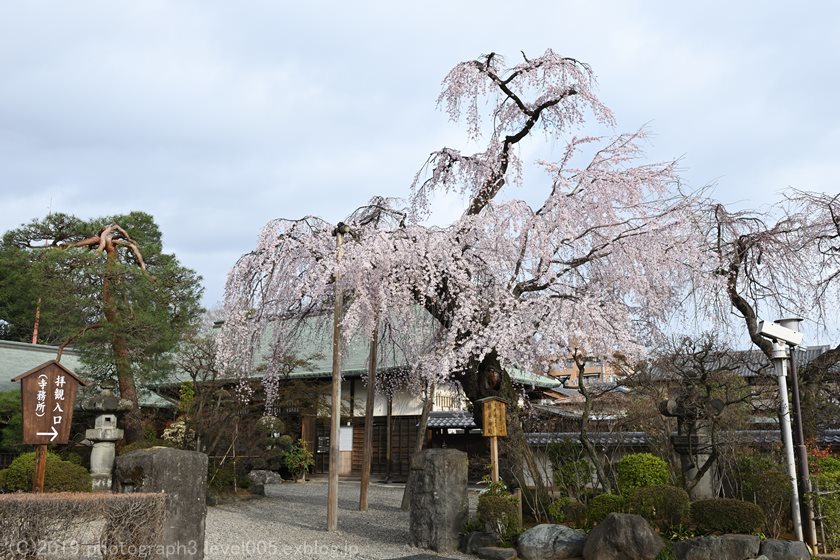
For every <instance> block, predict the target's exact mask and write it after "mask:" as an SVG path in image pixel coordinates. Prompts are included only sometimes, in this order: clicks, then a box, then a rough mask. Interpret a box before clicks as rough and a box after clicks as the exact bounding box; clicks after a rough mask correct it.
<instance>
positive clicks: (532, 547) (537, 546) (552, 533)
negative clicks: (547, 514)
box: [516, 523, 586, 560]
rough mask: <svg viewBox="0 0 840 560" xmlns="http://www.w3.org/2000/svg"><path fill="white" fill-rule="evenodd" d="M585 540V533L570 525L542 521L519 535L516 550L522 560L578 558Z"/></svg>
mask: <svg viewBox="0 0 840 560" xmlns="http://www.w3.org/2000/svg"><path fill="white" fill-rule="evenodd" d="M585 542H586V535H584V534H583V533H581V532H579V531H575V530H574V529H572V528H571V527H566V526H565V525H551V524H548V523H544V524H542V525H537V526H536V527H531V528H530V529H528V530H527V531H525V532H524V533H522V534H521V535H519V540H517V541H516V552H517V553H518V554H519V557H520V558H523V559H524V560H563V559H565V558H578V557H580V555H581V554H582V553H583V544H584V543H585Z"/></svg>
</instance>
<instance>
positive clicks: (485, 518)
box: [476, 491, 522, 543]
mask: <svg viewBox="0 0 840 560" xmlns="http://www.w3.org/2000/svg"><path fill="white" fill-rule="evenodd" d="M476 514H477V517H478V520H479V521H480V522H481V523H482V524H483V525H484V530H485V531H488V532H490V533H495V534H496V535H498V536H499V538H500V539H501V540H502V542H507V543H510V542H511V541H512V540H513V539H514V537H515V536H516V535H517V534H519V532H520V531H521V530H522V528H521V527H520V526H519V501H518V500H517V499H516V496H514V495H512V494H511V493H509V492H507V491H504V492H482V493H481V494H479V496H478V509H477V510H476Z"/></svg>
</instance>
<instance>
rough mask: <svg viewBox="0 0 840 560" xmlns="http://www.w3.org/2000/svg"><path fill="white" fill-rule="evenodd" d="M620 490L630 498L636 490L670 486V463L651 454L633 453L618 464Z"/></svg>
mask: <svg viewBox="0 0 840 560" xmlns="http://www.w3.org/2000/svg"><path fill="white" fill-rule="evenodd" d="M617 471H618V489H619V490H620V491H621V493H622V494H624V495H625V496H629V495H630V494H632V493H633V490H635V489H636V488H641V487H643V486H655V485H657V484H668V481H669V479H670V476H671V475H670V471H669V470H668V463H666V462H665V461H664V460H663V459H661V458H659V457H657V456H656V455H653V454H651V453H631V454H630V455H625V456H624V457H623V458H622V459H621V461H619V462H618V466H617Z"/></svg>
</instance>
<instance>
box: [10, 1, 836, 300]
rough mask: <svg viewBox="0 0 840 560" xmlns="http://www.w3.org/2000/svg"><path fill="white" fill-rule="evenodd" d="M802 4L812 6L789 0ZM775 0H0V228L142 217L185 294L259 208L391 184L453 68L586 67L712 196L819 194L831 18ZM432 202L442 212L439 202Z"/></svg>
mask: <svg viewBox="0 0 840 560" xmlns="http://www.w3.org/2000/svg"><path fill="white" fill-rule="evenodd" d="M809 6H814V5H809ZM816 6H817V7H818V8H819V10H814V8H811V10H812V11H811V12H808V11H805V10H804V9H803V8H797V7H793V6H791V5H788V4H786V3H783V2H761V3H758V2H745V3H737V4H734V5H733V4H727V3H723V2H707V3H703V4H696V5H684V4H678V3H673V2H647V1H646V2H619V1H614V2H585V3H584V2H548V1H545V2H530V3H527V4H521V3H520V4H515V3H510V2H471V3H469V2H462V3H453V2H422V3H413V4H412V3H408V4H407V3H395V2H362V3H359V2H356V3H339V2H307V3H295V4H292V3H284V2H269V1H263V2H259V1H257V2H249V3H245V4H243V3H230V2H212V1H211V2H204V1H202V2H199V1H192V2H189V1H184V2H177V3H173V2H164V1H162V0H161V1H156V2H155V1H149V2H142V3H134V4H125V3H113V2H106V1H100V2H85V3H64V2H52V3H37V4H36V3H23V2H20V3H6V4H4V5H3V6H2V7H0V72H2V76H3V79H2V80H0V208H2V213H0V228H2V229H3V230H6V229H8V228H10V227H14V226H16V225H18V224H19V223H21V222H25V221H28V220H29V219H31V218H33V217H37V216H42V215H44V214H45V213H46V212H47V211H48V210H50V209H52V210H62V211H66V212H72V213H76V214H78V215H80V216H84V217H92V216H97V215H105V214H113V213H119V212H126V211H129V210H134V209H138V210H144V211H147V212H150V213H152V214H153V215H154V216H155V217H156V218H157V220H158V222H159V223H160V225H161V228H162V229H163V232H164V236H165V241H166V244H167V248H168V250H171V251H175V252H177V254H178V255H179V256H180V258H181V259H182V261H183V262H184V263H185V264H187V265H188V266H191V267H193V268H195V269H196V270H198V271H199V273H201V274H202V275H203V276H204V277H205V283H206V285H207V295H206V298H205V299H206V302H207V303H208V304H212V303H214V302H216V301H218V300H219V299H220V298H221V296H222V290H223V286H224V276H225V274H226V272H227V270H228V269H229V268H230V266H231V265H232V264H233V262H234V261H235V259H236V257H237V256H238V255H239V254H241V253H243V252H245V251H247V250H248V249H249V248H250V247H251V246H252V245H253V242H254V239H255V237H256V234H257V231H258V230H259V227H260V226H261V225H262V224H263V223H265V222H266V221H267V220H269V219H271V218H274V217H279V216H287V217H294V216H300V215H304V214H318V215H322V216H324V217H326V218H327V219H331V220H337V219H339V218H341V217H343V216H345V215H346V214H348V213H349V212H350V211H351V210H352V209H353V208H354V207H355V206H357V205H358V204H361V203H363V202H364V201H366V200H367V199H368V198H370V196H372V195H374V194H384V195H389V196H405V195H407V194H408V185H409V183H410V181H411V178H412V177H413V175H414V173H415V172H416V170H417V169H418V168H419V166H420V165H421V164H422V162H423V161H424V160H425V157H426V155H427V154H428V153H429V152H430V151H431V150H433V149H436V148H439V147H440V146H442V145H444V144H455V145H456V146H457V145H464V143H463V141H462V138H463V137H462V135H461V134H460V129H459V127H458V126H457V125H453V124H451V123H448V122H447V120H446V117H445V116H444V115H443V114H441V113H439V112H437V111H436V110H435V107H434V100H435V98H436V96H437V93H438V87H439V84H440V81H441V79H442V78H443V77H444V75H445V74H446V72H447V71H448V70H449V68H451V67H452V66H453V65H454V64H455V63H456V62H458V61H461V60H464V59H467V58H472V57H474V56H476V55H478V54H480V53H485V52H489V51H491V50H492V51H496V52H500V53H504V54H506V55H507V56H508V58H510V59H511V60H513V59H515V58H516V57H517V56H518V53H519V51H520V50H524V51H526V52H527V53H530V54H539V53H542V52H543V51H544V50H545V49H546V48H552V49H554V50H557V51H559V52H562V53H564V54H567V55H570V56H575V57H577V58H579V59H581V60H584V61H586V62H589V63H590V64H591V65H592V66H593V68H594V69H595V71H596V73H597V74H598V77H599V83H600V91H601V94H602V96H603V98H604V99H605V101H606V102H607V103H608V104H609V105H610V106H612V107H613V108H614V110H615V111H616V113H617V115H618V117H619V121H620V123H621V128H628V129H629V128H637V127H639V126H642V125H645V124H646V123H648V124H649V127H650V129H651V131H652V133H653V135H654V143H653V145H652V146H651V149H650V151H649V155H650V157H651V158H652V159H666V158H671V157H676V156H683V166H684V168H685V178H686V181H687V182H688V183H689V184H691V185H693V186H701V185H705V184H707V183H709V182H712V181H717V184H718V187H717V191H716V194H717V195H718V196H719V197H721V198H723V199H724V200H728V201H750V203H755V202H768V201H770V200H772V199H773V197H774V193H775V192H777V191H778V190H779V189H781V188H783V187H785V186H786V185H793V186H800V187H803V188H810V189H816V190H824V191H828V192H836V191H837V190H838V189H837V186H836V184H835V182H834V177H836V176H837V173H836V172H837V171H838V168H837V164H836V163H835V162H834V160H835V159H836V158H835V155H836V153H837V152H838V147H840V133H839V132H838V127H840V124H838V121H837V117H836V110H834V101H833V99H832V97H833V92H834V91H835V90H836V89H837V78H836V76H835V75H836V71H835V70H836V68H837V62H838V61H837V56H838V55H837V54H836V53H838V52H840V48H839V47H840V44H838V41H840V39H838V36H837V35H836V33H835V30H834V22H836V21H837V16H838V11H840V8H837V7H836V6H835V5H834V4H833V3H829V2H825V3H822V4H817V5H816ZM443 211H445V208H444V209H443Z"/></svg>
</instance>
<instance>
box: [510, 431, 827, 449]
mask: <svg viewBox="0 0 840 560" xmlns="http://www.w3.org/2000/svg"><path fill="white" fill-rule="evenodd" d="M525 437H526V438H527V440H528V443H529V444H531V445H547V444H549V443H559V442H561V441H572V442H576V443H579V442H580V434H579V433H578V432H535V433H530V434H526V435H525ZM721 438H722V439H728V440H730V441H731V440H732V439H734V440H735V441H736V442H737V443H740V444H743V445H771V444H774V443H779V442H780V441H781V434H780V433H779V431H778V430H741V431H737V432H724V433H723V434H721ZM589 439H590V441H592V443H593V444H594V445H598V446H605V445H610V446H624V447H644V446H646V445H647V443H648V437H647V434H646V433H645V432H591V433H590V434H589ZM817 443H818V444H820V445H840V430H825V431H824V432H821V433H819V434H818V435H817Z"/></svg>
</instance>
